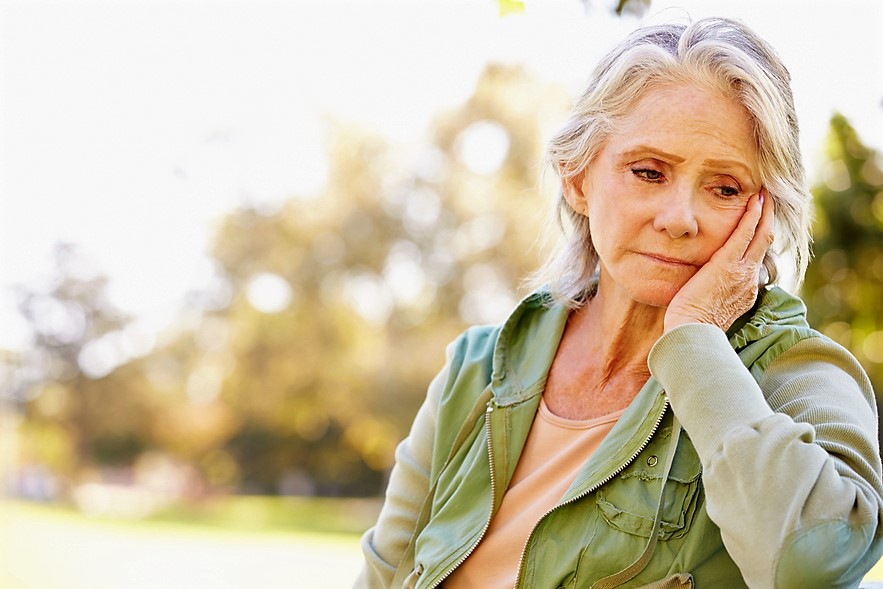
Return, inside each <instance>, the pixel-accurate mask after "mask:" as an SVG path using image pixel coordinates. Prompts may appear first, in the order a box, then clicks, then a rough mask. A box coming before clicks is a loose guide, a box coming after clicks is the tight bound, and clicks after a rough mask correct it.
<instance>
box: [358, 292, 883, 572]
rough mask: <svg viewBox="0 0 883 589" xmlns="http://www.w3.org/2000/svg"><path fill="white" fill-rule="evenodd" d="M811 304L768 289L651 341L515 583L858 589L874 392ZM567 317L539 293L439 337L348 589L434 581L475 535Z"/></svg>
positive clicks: (871, 463) (494, 504)
mask: <svg viewBox="0 0 883 589" xmlns="http://www.w3.org/2000/svg"><path fill="white" fill-rule="evenodd" d="M804 311H805V309H804V307H803V304H802V303H801V302H800V301H799V300H798V299H796V298H794V297H792V296H791V295H789V294H787V293H786V292H785V291H783V290H781V289H778V288H773V289H770V290H767V291H765V292H764V293H763V294H762V296H761V297H760V299H759V302H758V304H757V305H756V307H755V309H754V310H752V312H749V313H747V314H746V315H745V316H743V317H742V318H740V320H739V321H737V322H736V324H734V326H733V327H732V328H731V329H730V331H729V333H728V334H724V333H723V332H721V331H720V330H718V329H716V328H714V327H712V326H707V325H699V324H694V325H686V326H681V327H679V328H677V329H675V330H672V331H671V332H670V333H669V334H666V335H665V336H663V337H662V338H660V340H659V341H658V342H657V343H656V345H655V346H654V348H653V350H652V351H651V353H650V358H649V361H648V363H649V365H650V369H651V373H652V374H653V376H652V377H651V378H650V379H649V380H648V381H647V383H646V384H645V386H644V387H643V388H642V389H641V391H640V392H639V393H638V395H637V397H636V398H635V399H634V401H633V402H632V403H631V404H630V406H629V407H628V408H627V410H626V411H625V413H624V414H623V416H622V417H621V418H620V419H619V421H618V422H617V424H616V425H615V426H614V428H613V430H612V431H611V432H610V434H609V435H608V436H607V437H606V438H605V440H604V441H603V442H602V444H601V446H600V447H599V448H598V450H597V451H596V452H595V453H594V455H593V456H592V457H591V459H590V460H589V461H588V462H587V463H586V464H585V466H584V467H583V469H582V471H581V473H580V474H579V475H578V476H577V478H576V480H575V481H574V482H573V484H572V485H571V486H570V488H569V490H568V491H567V492H566V494H565V495H564V497H562V498H561V501H560V502H559V504H558V505H557V506H556V507H555V508H554V509H552V510H551V511H549V512H548V513H547V514H546V515H545V516H543V517H542V518H541V519H540V521H539V522H538V523H537V525H536V526H535V527H534V530H533V532H532V533H531V535H530V537H529V539H528V541H527V543H526V545H525V547H524V550H523V553H522V559H521V565H520V570H519V576H518V583H517V586H518V587H530V588H547V587H548V588H552V589H554V588H558V587H568V588H569V587H574V588H575V587H586V588H588V587H613V586H622V587H644V586H652V587H693V586H695V587H725V588H730V587H744V586H750V587H799V588H802V589H806V588H810V587H820V588H821V587H824V588H826V589H828V588H832V587H854V586H857V585H858V583H859V581H860V579H861V578H862V576H863V575H864V574H865V572H866V571H867V570H868V569H870V567H871V566H873V564H874V563H875V562H876V561H877V559H878V558H879V556H880V554H881V551H883V543H881V541H880V536H881V531H883V526H881V525H880V523H881V513H883V512H881V506H883V499H881V497H883V484H881V466H880V458H879V451H878V448H877V441H876V440H877V436H876V432H877V429H876V428H877V423H876V410H875V403H874V395H873V391H872V389H871V386H870V384H869V382H868V380H867V377H866V376H865V374H864V372H863V371H862V370H861V368H860V367H859V366H858V364H857V362H856V361H855V360H854V358H853V357H852V356H851V355H849V354H848V353H847V352H846V351H845V350H843V349H842V348H841V347H840V346H838V345H837V344H835V343H833V342H831V341H830V340H828V339H827V338H825V337H824V336H821V335H820V334H819V333H817V332H815V331H813V330H811V329H810V328H809V326H808V325H807V324H806V321H805V318H804ZM566 319H567V311H566V310H565V309H563V308H561V307H556V306H551V305H550V304H549V301H548V298H547V296H546V295H544V294H543V293H537V294H534V295H532V296H530V297H528V298H527V299H525V301H523V302H522V304H521V305H520V306H519V307H518V308H517V309H516V310H515V312H514V313H513V314H512V315H511V316H510V318H509V319H508V320H507V321H506V322H505V323H503V324H502V325H501V326H496V327H477V328H472V329H470V330H467V331H466V332H465V333H464V334H463V335H462V336H461V337H460V338H459V339H458V340H456V341H455V342H454V343H453V344H452V345H451V346H450V347H449V349H448V362H447V364H446V366H445V369H444V370H443V371H442V372H441V373H440V374H439V376H438V377H437V378H436V379H435V380H434V381H433V383H432V385H431V386H430V391H429V394H428V396H427V401H426V403H424V405H423V407H422V408H421V410H420V412H419V414H418V416H417V418H416V419H415V422H414V426H413V428H412V431H411V435H410V436H409V437H408V439H406V440H405V441H404V442H403V443H402V444H401V445H400V446H399V448H398V450H397V453H396V461H397V463H396V467H395V468H394V469H393V473H392V475H391V478H390V485H389V488H388V490H387V500H386V502H385V504H384V508H383V511H382V513H381V515H380V518H379V520H378V523H377V525H376V526H375V527H374V528H373V529H372V530H369V531H368V532H367V533H366V534H365V536H364V537H363V542H362V543H363V550H364V552H365V556H366V565H365V568H364V569H363V571H362V574H361V576H360V578H359V580H358V581H357V583H356V586H357V587H390V586H392V587H400V586H407V587H410V586H415V587H419V588H423V587H434V586H437V585H438V584H440V583H441V582H442V581H443V579H444V578H445V577H446V576H447V575H448V574H450V572H451V571H452V570H453V569H454V568H456V567H457V566H458V565H459V564H460V563H461V562H463V561H464V560H465V559H466V557H467V556H468V555H469V554H470V552H471V551H472V550H473V549H474V547H475V546H476V545H477V544H478V543H479V542H480V540H481V538H482V536H483V534H484V532H485V530H486V528H487V525H488V523H489V521H490V519H491V517H493V513H494V512H495V511H496V510H497V509H498V507H499V505H500V502H501V501H502V498H503V494H504V493H505V491H506V488H507V486H508V484H509V481H510V479H511V477H512V475H513V473H514V471H515V467H516V465H517V463H518V458H519V456H520V453H521V450H522V448H523V446H524V442H525V439H526V437H527V435H528V432H529V431H530V428H531V424H532V422H533V418H534V414H535V413H536V411H537V407H538V405H539V401H540V396H541V394H542V392H543V389H544V386H545V381H546V377H547V374H548V371H549V367H550V365H551V362H552V359H553V357H554V354H555V350H556V348H557V342H558V341H560V338H561V334H562V333H563V330H564V325H565V322H566ZM674 415H677V420H674V419H673V416H674ZM677 421H679V422H680V423H682V424H683V430H681V429H680V426H679V425H678V424H677V423H676V422H677ZM673 431H674V432H675V434H676V436H677V439H676V440H673V439H672V432H673ZM670 451H674V452H675V453H674V454H673V455H671V457H669V452H670ZM663 478H665V480H666V482H665V487H664V491H663V487H662V484H661V483H662V480H663ZM657 508H659V513H658V514H657ZM654 530H658V532H656V533H654ZM654 535H656V537H657V540H658V541H655V545H651V546H649V548H648V544H649V543H650V538H651V536H654ZM642 554H643V555H645V561H644V562H642V563H640V565H636V566H635V567H633V568H632V571H633V572H631V574H630V575H628V574H627V575H625V576H620V577H619V578H618V579H609V580H607V581H601V582H599V579H602V578H604V577H607V576H609V575H614V574H616V573H618V572H620V571H622V570H624V569H628V567H629V565H631V564H632V563H634V562H635V561H636V560H638V559H639V558H640V557H641V556H642ZM647 559H649V560H647ZM630 577H633V578H630ZM596 583H597V584H596Z"/></svg>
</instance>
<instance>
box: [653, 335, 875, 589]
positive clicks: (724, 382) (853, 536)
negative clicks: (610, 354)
mask: <svg viewBox="0 0 883 589" xmlns="http://www.w3.org/2000/svg"><path fill="white" fill-rule="evenodd" d="M649 364H650V369H651V372H652V373H653V375H654V377H656V379H657V380H658V381H659V382H660V383H661V384H662V386H663V388H664V389H665V390H666V393H667V395H668V397H669V400H670V402H671V406H672V409H673V410H674V412H675V414H676V415H677V416H678V419H680V421H681V423H682V424H683V426H684V429H685V430H686V431H687V433H688V434H689V435H690V438H691V440H692V442H693V445H694V446H695V448H696V451H697V452H698V454H699V458H700V460H701V462H702V466H703V484H704V486H705V492H706V504H707V510H708V515H709V517H710V518H711V519H712V520H713V521H714V522H715V523H716V524H717V525H718V526H719V527H720V529H721V537H722V538H723V541H724V545H725V546H726V548H727V551H728V552H729V553H730V556H731V557H732V558H733V560H734V561H735V562H736V564H737V565H738V566H739V569H740V571H741V572H742V575H743V577H744V579H745V581H746V583H747V584H748V585H749V586H751V587H777V588H790V587H799V588H803V589H807V588H813V587H819V588H822V587H824V588H833V587H853V586H857V585H858V583H859V581H860V580H861V578H862V576H863V575H864V574H865V573H866V572H867V571H868V570H869V569H870V568H871V567H872V566H873V565H874V563H875V562H876V561H877V559H878V558H879V557H880V554H881V551H883V543H881V532H883V526H881V508H883V499H881V497H883V483H881V466H880V454H879V448H878V442H877V415H876V405H875V401H874V392H873V389H872V388H871V385H870V382H869V381H868V378H867V376H866V375H865V373H864V371H863V370H862V369H861V367H860V366H859V364H858V362H857V361H856V360H855V358H853V357H852V356H851V355H850V354H849V353H848V352H847V351H846V350H844V349H843V348H842V347H840V346H838V345H837V344H835V343H834V342H832V341H830V340H828V339H827V338H823V337H811V338H808V339H805V340H802V341H800V342H799V343H797V344H796V345H794V346H792V347H791V348H790V349H788V350H786V351H784V352H783V353H782V354H781V355H779V356H778V357H777V358H776V359H775V360H773V361H772V362H771V363H770V365H769V366H768V368H767V370H766V371H764V372H763V374H762V376H761V377H760V379H759V381H755V378H754V377H753V376H752V374H751V372H749V370H748V369H747V368H746V367H745V366H744V365H743V364H742V361H741V360H740V358H739V356H738V355H737V353H736V352H735V351H734V350H733V349H732V347H731V346H730V344H729V342H728V341H727V337H726V335H725V334H724V332H722V331H721V330H719V329H717V328H716V327H713V326H710V325H702V324H689V325H683V326H680V327H678V328H676V329H673V330H672V331H671V332H669V333H668V334H666V335H664V336H663V337H662V338H660V339H659V341H658V342H657V343H656V345H655V346H654V348H653V350H651V353H650V358H649Z"/></svg>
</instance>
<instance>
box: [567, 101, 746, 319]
mask: <svg viewBox="0 0 883 589" xmlns="http://www.w3.org/2000/svg"><path fill="white" fill-rule="evenodd" d="M760 188H761V185H760V178H759V171H758V164H757V150H756V148H755V145H754V139H753V129H752V122H751V118H750V117H749V115H748V112H747V111H746V110H745V108H744V107H742V106H741V105H740V104H739V103H737V102H735V101H734V100H732V99H729V98H726V97H724V96H722V95H720V94H718V93H715V92H712V91H708V90H702V89H699V88H697V87H694V86H690V85H674V86H661V87H657V88H655V89H652V90H649V91H648V92H647V94H646V95H644V96H643V97H642V98H641V99H640V100H639V101H638V103H637V105H636V106H635V108H634V109H633V110H632V112H631V113H630V114H629V115H627V116H626V117H624V118H623V119H621V120H620V121H619V124H618V125H617V128H616V130H615V132H614V134H612V135H611V137H610V138H609V139H608V141H607V142H606V144H605V145H604V147H603V149H602V150H601V152H600V153H599V154H598V155H597V156H596V157H595V159H594V160H592V162H591V163H590V164H589V165H588V167H587V168H586V170H585V171H584V173H583V174H581V175H579V176H578V177H576V178H575V179H573V180H572V181H567V182H565V185H564V193H565V197H566V198H567V200H568V202H569V203H570V205H571V206H572V207H573V208H574V210H575V211H577V212H578V213H581V214H584V215H587V216H588V217H589V225H590V228H591V232H592V241H593V243H594V245H595V249H596V250H597V251H598V255H599V258H600V268H601V277H600V283H599V288H603V289H610V288H613V289H614V290H615V291H617V292H616V293H615V294H618V295H622V296H626V297H628V298H630V299H632V300H634V301H636V302H639V303H643V304H647V305H652V306H656V307H666V306H668V304H669V303H670V302H671V299H672V298H673V297H674V295H675V294H676V293H677V292H678V290H679V289H680V288H681V287H682V286H683V285H684V284H685V283H686V282H687V281H688V280H689V279H690V278H691V277H692V276H693V275H694V274H695V273H696V271H697V270H698V269H699V268H700V267H701V266H702V265H703V264H705V263H706V262H707V261H708V260H709V258H711V256H712V254H714V252H715V251H717V250H718V248H720V247H721V246H722V245H723V244H724V242H725V241H726V240H727V238H728V237H729V236H730V234H731V233H732V232H733V230H734V229H735V227H736V224H737V223H738V222H739V219H740V218H741V217H742V215H743V214H744V213H745V210H746V206H747V203H748V199H749V198H750V197H751V196H752V195H754V194H757V192H758V191H759V190H760Z"/></svg>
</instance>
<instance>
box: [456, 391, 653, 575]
mask: <svg viewBox="0 0 883 589" xmlns="http://www.w3.org/2000/svg"><path fill="white" fill-rule="evenodd" d="M663 392H665V391H663ZM667 409H668V397H667V396H666V397H665V403H664V404H663V405H662V411H661V412H660V413H659V417H657V418H656V423H654V424H653V428H652V429H651V430H650V433H649V434H648V435H647V438H646V439H645V440H644V441H643V442H642V443H641V445H640V447H639V448H638V449H637V450H636V451H635V453H634V454H632V456H631V458H629V459H628V460H626V461H625V462H623V463H622V464H620V465H619V466H618V467H617V468H616V469H615V470H614V471H613V472H611V473H610V474H609V475H607V476H606V477H604V478H603V479H602V480H601V481H600V482H598V483H595V484H594V485H592V486H591V487H589V488H588V489H586V490H585V491H583V492H582V493H580V494H579V495H575V496H573V497H571V498H570V499H568V500H567V501H565V502H564V503H559V504H558V505H556V506H555V507H553V508H552V509H550V510H548V511H547V512H546V513H544V514H543V515H542V516H541V517H540V518H539V519H538V520H537V521H536V523H534V525H533V527H532V528H531V529H530V533H529V534H528V535H527V540H525V542H524V548H522V549H521V557H520V558H519V559H518V574H517V575H516V576H515V586H514V587H515V588H517V587H518V583H519V582H520V581H521V567H522V566H523V565H524V557H525V555H526V554H527V546H528V544H530V539H531V537H532V536H533V533H534V532H535V531H536V529H537V526H538V525H540V522H541V521H543V520H544V519H546V516H548V515H549V514H550V513H552V512H553V511H555V510H557V509H558V508H560V507H564V506H565V505H569V504H571V503H573V502H575V501H578V500H579V499H582V498H583V497H585V496H586V495H589V494H591V493H594V492H595V491H597V490H598V488H599V487H602V486H603V485H606V484H607V483H608V482H610V481H611V479H613V477H615V476H616V475H618V474H619V473H621V472H622V471H623V470H625V468H626V467H627V466H628V465H629V464H631V463H632V462H633V461H634V460H635V458H637V457H638V455H639V454H640V453H641V452H643V451H644V448H646V447H647V444H649V443H650V440H651V439H652V438H653V436H654V435H655V434H656V430H657V429H659V424H660V423H662V418H663V417H665V412H666V410H667ZM491 486H492V487H493V471H492V472H491ZM488 523H490V522H488ZM485 529H487V527H485ZM483 535H484V534H483V533H482V536H483ZM479 540H480V539H479ZM474 548H475V547H474V546H473V549H474ZM470 552H472V550H470ZM466 556H469V555H468V554H467V555H466ZM466 556H464V557H463V560H466Z"/></svg>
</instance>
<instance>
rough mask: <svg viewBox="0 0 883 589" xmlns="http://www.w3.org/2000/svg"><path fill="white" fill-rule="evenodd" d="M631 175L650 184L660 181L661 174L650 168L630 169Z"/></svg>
mask: <svg viewBox="0 0 883 589" xmlns="http://www.w3.org/2000/svg"><path fill="white" fill-rule="evenodd" d="M632 174H634V175H635V176H637V177H638V178H641V179H643V180H648V181H650V182H659V181H660V180H662V172H660V171H658V170H653V169H650V168H632Z"/></svg>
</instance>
